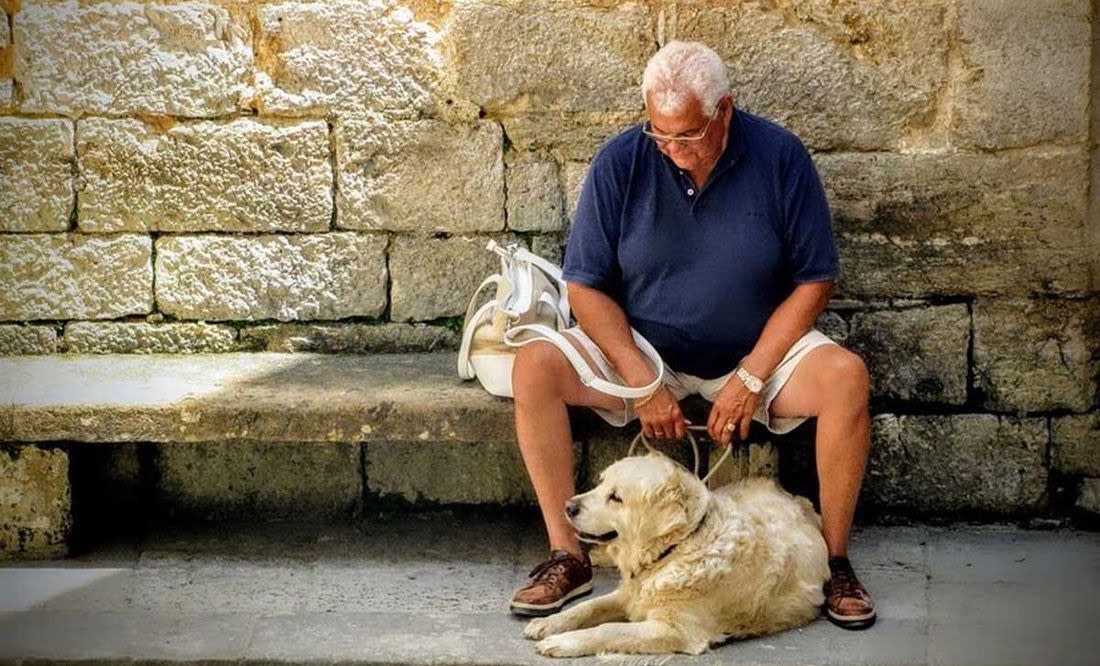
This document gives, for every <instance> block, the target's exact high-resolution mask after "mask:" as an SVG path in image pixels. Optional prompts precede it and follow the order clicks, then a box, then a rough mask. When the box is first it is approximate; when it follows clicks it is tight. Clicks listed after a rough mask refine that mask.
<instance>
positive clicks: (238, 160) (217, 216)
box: [77, 119, 333, 232]
mask: <svg viewBox="0 0 1100 666" xmlns="http://www.w3.org/2000/svg"><path fill="white" fill-rule="evenodd" d="M77 153H78V155H79V163H80V173H81V176H82V180H83V187H82V189H81V192H80V220H79V223H80V228H81V229H82V230H84V231H88V232H114V231H172V232H180V231H229V232H256V231H325V230H328V228H329V223H330V221H331V219H332V178H333V176H332V166H331V164H330V162H329V145H328V126H327V125H326V124H325V123H324V121H320V120H316V121H308V122H302V123H267V122H257V121H255V120H236V121H232V122H205V121H204V122H186V123H178V124H177V123H176V122H175V121H172V120H170V119H163V120H162V121H161V122H160V123H159V124H158V123H154V122H150V123H143V122H141V121H140V120H103V119H90V120H85V121H81V122H80V123H79V125H78V127H77Z"/></svg>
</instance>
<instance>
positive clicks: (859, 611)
mask: <svg viewBox="0 0 1100 666" xmlns="http://www.w3.org/2000/svg"><path fill="white" fill-rule="evenodd" d="M829 571H830V573H831V574H832V577H831V578H830V579H829V580H828V582H826V583H825V613H826V615H828V617H829V621H830V622H832V623H833V624H835V625H836V626H838V627H841V628H844V629H866V628H868V627H870V626H871V625H872V624H874V623H875V602H874V601H872V600H871V595H870V594H868V593H867V589H866V588H865V587H863V584H862V583H860V582H859V579H858V578H856V572H855V571H853V570H852V564H851V563H850V562H849V561H848V558H847V557H830V558H829Z"/></svg>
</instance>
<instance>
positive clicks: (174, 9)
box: [14, 2, 252, 117]
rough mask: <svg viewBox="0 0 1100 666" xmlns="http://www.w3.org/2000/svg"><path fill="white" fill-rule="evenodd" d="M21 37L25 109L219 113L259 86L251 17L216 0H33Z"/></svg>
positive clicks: (24, 12) (22, 19)
mask: <svg viewBox="0 0 1100 666" xmlns="http://www.w3.org/2000/svg"><path fill="white" fill-rule="evenodd" d="M14 42H15V64H14V67H15V78H16V79H17V80H18V81H19V82H20V84H21V86H22V90H23V102H22V106H21V108H22V110H23V111H24V112H31V113H58V114H64V115H69V116H74V117H75V116H80V115H83V114H87V113H95V114H105V115H122V114H132V113H150V114H167V115H180V116H214V115H221V114H226V113H232V112H233V111H235V110H237V109H238V108H240V107H242V106H243V105H244V103H245V102H246V100H247V98H248V97H249V96H250V91H249V80H250V78H251V67H252V48H251V42H252V35H251V30H250V28H249V24H248V23H247V21H241V20H239V19H238V18H237V17H235V16H234V15H233V14H231V12H230V10H229V9H228V8H226V7H223V6H220V5H218V4H214V3H210V2H180V3H171V4H151V3H138V2H95V3H85V2H79V3H78V2H44V3H43V2H35V3H31V2H27V3H25V4H24V6H23V7H22V9H20V10H19V12H18V13H17V14H16V15H15V17H14Z"/></svg>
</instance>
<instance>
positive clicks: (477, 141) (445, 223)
mask: <svg viewBox="0 0 1100 666" xmlns="http://www.w3.org/2000/svg"><path fill="white" fill-rule="evenodd" d="M501 142H502V138H501V131H500V126H499V125H497V124H496V123H494V122H491V121H478V122H476V123H473V124H465V125H457V124H451V123H447V122H444V121H440V120H418V121H389V120H386V119H385V118H383V117H382V116H379V115H376V114H375V115H370V116H364V117H359V118H356V119H354V120H346V121H341V122H340V123H338V124H337V125H336V162H337V170H338V176H337V179H338V181H339V184H338V187H337V208H338V211H339V212H338V214H337V218H336V223H337V225H338V226H339V227H341V228H343V229H386V230H394V231H420V232H431V231H443V232H460V231H499V230H501V229H503V228H504V163H503V160H502V155H501V150H502V148H501V145H502V144H501Z"/></svg>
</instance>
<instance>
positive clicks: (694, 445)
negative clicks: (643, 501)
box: [626, 425, 733, 484]
mask: <svg viewBox="0 0 1100 666" xmlns="http://www.w3.org/2000/svg"><path fill="white" fill-rule="evenodd" d="M706 429H707V427H706V426H701V425H691V426H688V427H687V438H688V441H689V442H691V451H692V453H693V454H694V455H695V476H699V443H698V442H696V441H695V436H694V435H692V434H691V431H692V430H704V431H705V430H706ZM638 442H641V443H642V444H644V445H645V447H646V449H648V450H650V451H652V452H653V453H660V454H661V455H666V454H665V453H664V452H662V451H658V450H657V449H655V448H653V445H652V444H650V443H649V439H648V438H647V437H646V436H645V431H644V430H639V431H638V434H637V435H636V436H635V437H634V440H633V441H631V442H630V448H629V449H627V451H626V455H627V456H632V455H634V449H635V448H637V446H638ZM732 453H733V442H730V443H729V445H728V446H726V450H725V452H724V453H723V454H722V455H721V456H720V457H719V458H718V462H716V463H714V465H712V466H711V468H710V471H709V472H707V475H706V476H705V477H703V483H704V484H705V483H706V482H707V481H710V477H712V476H714V473H715V472H717V471H718V468H719V467H721V466H722V464H723V463H724V462H726V460H728V459H729V457H730V454H732Z"/></svg>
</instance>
